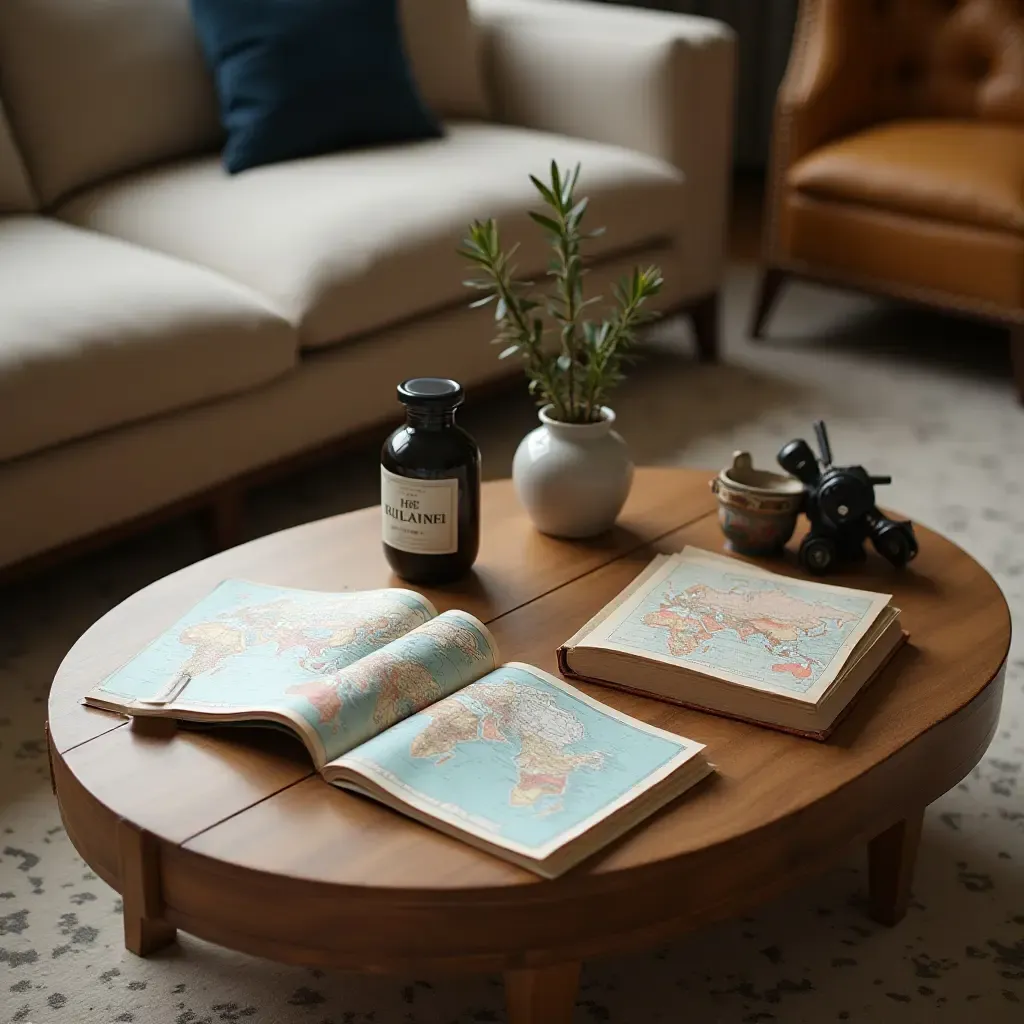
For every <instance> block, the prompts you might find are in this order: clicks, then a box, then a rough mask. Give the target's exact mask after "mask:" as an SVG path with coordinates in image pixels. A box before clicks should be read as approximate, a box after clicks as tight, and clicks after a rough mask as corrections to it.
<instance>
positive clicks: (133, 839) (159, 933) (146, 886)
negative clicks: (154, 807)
mask: <svg viewBox="0 0 1024 1024" xmlns="http://www.w3.org/2000/svg"><path fill="white" fill-rule="evenodd" d="M117 838H118V853H119V855H120V856H119V861H120V869H121V902H122V904H123V907H124V909H123V914H124V945H125V948H126V949H127V950H128V951H129V952H130V953H134V954H135V955H136V956H149V955H150V954H151V953H155V952H156V951H157V950H159V949H163V948H164V946H169V945H170V944H171V943H172V942H173V941H174V939H175V937H176V935H177V931H176V930H175V929H174V927H173V926H172V925H169V924H168V923H167V922H166V921H164V920H162V919H161V911H162V910H163V899H162V897H161V894H160V852H159V849H160V848H159V845H158V843H157V841H156V839H155V838H154V837H153V836H152V835H150V834H149V833H148V832H143V831H142V830H141V829H138V828H136V827H135V826H134V825H133V824H131V823H130V822H128V821H124V820H122V821H121V822H120V823H119V824H118V836H117Z"/></svg>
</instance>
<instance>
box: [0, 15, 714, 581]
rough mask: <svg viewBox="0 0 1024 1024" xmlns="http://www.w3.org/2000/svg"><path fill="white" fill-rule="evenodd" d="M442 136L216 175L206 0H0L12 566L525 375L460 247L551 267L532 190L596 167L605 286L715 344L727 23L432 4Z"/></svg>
mask: <svg viewBox="0 0 1024 1024" xmlns="http://www.w3.org/2000/svg"><path fill="white" fill-rule="evenodd" d="M403 17H404V19H405V21H404V27H405V33H406V40H407V47H408V49H409V53H410V59H411V61H412V64H413V68H414V72H415V74H416V77H417V79H418V82H419V85H420V88H421V90H422V92H423V93H424V95H425V97H426V98H427V100H428V102H429V103H430V104H431V105H432V106H433V107H434V109H435V110H436V111H437V112H438V113H439V115H440V116H441V117H443V118H444V119H445V121H446V124H447V134H446V136H445V137H444V138H443V139H440V140H437V141H429V142H425V143H417V144H412V145H399V146H393V147H388V148H382V149H375V150H364V151H359V152H346V153H339V154H336V155H332V156H327V157H322V158H318V159H312V160H304V161H299V162H295V163H289V164H283V165H278V166H273V167H265V168H260V169H258V170H254V171H250V172H247V173H245V174H242V175H239V176H237V177H229V176H227V175H226V174H225V173H224V172H223V171H222V170H221V167H220V165H219V162H218V156H217V150H218V147H219V142H220V129H219V126H218V117H217V105H216V100H215V95H214V92H213V88H212V84H211V80H210V77H209V75H208V74H207V71H206V69H205V67H204V65H203V63H202V60H201V58H200V55H199V51H198V49H197V45H196V41H195V38H194V35H193V32H192V26H191V22H190V20H189V15H188V3H187V0H119V2H117V3H109V2H108V0H2V2H0V102H2V108H0V567H6V569H7V570H8V571H10V570H11V569H12V567H16V566H17V567H24V566H25V565H27V564H30V563H31V562H33V561H35V560H37V557H38V556H39V555H40V554H41V553H45V552H52V551H53V550H54V549H61V548H64V547H66V546H68V545H72V546H73V545H75V544H76V543H77V542H81V541H82V540H83V539H84V538H94V537H96V536H97V535H101V536H102V535H104V534H105V533H106V532H108V531H110V530H112V529H115V528H120V527H122V526H124V525H125V524H128V523H132V522H134V521H138V520H140V519H144V518H147V517H149V516H151V514H153V513H155V512H158V511H159V510H162V509H167V508H169V507H181V506H182V505H183V504H187V503H189V502H198V501H211V502H212V501H220V502H221V506H220V507H221V509H222V511H224V510H226V509H229V508H230V504H229V501H230V498H231V496H232V495H234V494H235V493H237V491H238V490H239V489H240V488H241V487H242V486H243V485H244V484H245V483H246V482H247V481H248V480H250V479H252V478H253V475H254V474H256V473H257V472H258V471H260V470H261V469H263V468H265V467H267V466H269V465H272V464H280V463H282V462H286V461H288V460H291V459H293V458H294V457H295V456H297V455H299V454H301V453H303V452H306V451H308V450H310V449H315V448H317V447H319V446H322V445H324V444H325V443H327V442H328V441H330V440H331V439H334V438H338V437H341V436H345V435H348V434H352V433H354V432H357V431H360V430H363V429H365V428H368V427H370V426H372V425H374V424H377V423H381V422H382V421H384V420H386V419H388V418H389V417H392V416H393V415H394V414H395V411H396V406H395V404H394V385H395V383H396V382H397V381H398V380H400V379H401V378H403V377H406V376H411V375H416V374H442V375H450V376H454V377H456V378H458V379H459V380H461V381H463V382H464V383H465V384H466V385H469V386H470V390H471V392H472V387H473V385H480V384H482V383H483V382H486V381H488V380H489V379H492V378H495V377H496V376H497V375H499V374H501V373H507V372H508V370H509V367H508V366H507V364H499V363H498V362H497V361H496V359H495V356H494V349H493V348H491V347H490V346H489V345H488V344H487V340H488V331H489V327H488V323H487V314H486V313H485V312H484V311H476V312H471V311H469V310H468V309H467V308H466V298H467V297H466V295H465V294H464V289H463V287H462V284H461V281H462V279H463V277H464V276H465V275H464V272H463V270H464V268H463V266H462V260H461V259H460V258H459V257H458V256H457V254H456V253H455V247H456V243H457V242H458V241H459V239H460V237H461V236H462V234H463V231H464V228H465V225H466V224H467V223H468V222H469V221H470V220H471V219H473V218H475V217H482V216H489V215H493V216H497V217H499V218H500V220H501V223H502V226H503V229H504V232H505V236H506V238H507V240H508V241H509V242H514V241H522V243H523V247H522V250H521V253H520V259H519V263H520V266H521V268H522V269H523V270H524V271H535V270H538V269H541V268H543V267H544V266H545V262H546V257H545V254H544V251H543V248H542V241H541V240H540V239H539V238H538V237H537V235H536V233H535V232H534V231H532V230H530V225H529V222H528V220H527V217H526V211H527V209H528V208H530V207H532V206H535V203H534V196H533V194H532V189H531V186H530V185H529V183H528V180H527V175H528V173H530V172H538V171H540V172H543V171H544V169H545V168H546V167H547V165H548V163H549V162H550V160H551V159H552V158H554V159H556V160H558V161H560V162H561V163H562V164H573V163H576V162H577V161H579V162H581V163H582V165H583V174H582V178H581V184H582V187H583V191H584V192H585V193H586V194H588V195H590V196H591V197H592V211H593V212H592V214H590V216H591V218H592V220H593V223H595V224H599V223H600V224H606V225H607V227H608V233H607V235H605V236H604V237H603V238H602V239H601V240H600V242H599V244H598V245H597V248H596V250H595V260H594V264H593V279H594V280H595V283H597V284H601V283H604V282H610V281H611V280H612V279H614V278H617V277H618V276H619V275H621V274H622V273H623V272H624V271H625V270H626V269H627V268H628V267H629V266H631V265H632V264H633V263H635V262H642V261H657V262H658V263H660V264H661V265H662V267H663V268H664V271H665V278H666V282H667V283H666V288H665V292H664V294H663V296H661V299H660V301H661V304H662V306H663V307H664V308H666V309H687V310H689V311H690V312H692V313H694V315H695V316H696V318H697V321H698V324H699V325H701V326H702V328H703V339H704V345H705V354H707V355H710V354H711V348H712V347H713V331H712V327H713V324H712V322H711V319H710V315H711V314H712V313H713V310H714V305H713V298H714V296H715V294H716V292H717V289H718V287H719V282H720V279H721V275H722V264H723V235H724V225H725V219H726V207H727V198H728V179H729V166H730V142H731V125H732V102H733V58H734V44H733V39H732V36H731V34H730V32H729V30H728V29H726V28H725V27H724V26H722V25H720V24H718V23H716V22H712V21H708V20H704V19H700V18H691V17H684V16H677V15H669V14H663V13H658V12H649V11H638V10H629V9H625V8H618V7H606V6H603V5H598V4H592V3H582V2H572V0H471V2H470V5H469V9H468V10H467V7H466V3H465V0H404V3H403Z"/></svg>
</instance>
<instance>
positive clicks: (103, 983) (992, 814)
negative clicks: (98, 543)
mask: <svg viewBox="0 0 1024 1024" xmlns="http://www.w3.org/2000/svg"><path fill="white" fill-rule="evenodd" d="M752 288H753V272H752V269H751V268H749V267H743V266H739V267H736V268H734V270H733V272H732V273H731V275H730V279H729V282H728V287H727V295H726V304H725V319H726V324H725V346H724V361H723V362H722V364H721V365H718V366H711V367H703V366H698V365H696V364H695V363H694V362H693V361H692V360H691V359H690V358H689V355H688V353H689V343H688V340H687V338H686V337H685V335H684V330H683V328H682V327H680V326H679V325H677V324H675V325H674V324H666V325H664V326H663V327H662V328H661V329H660V335H659V337H658V338H657V339H655V342H654V345H653V349H652V351H651V353H650V354H649V356H648V357H647V358H646V359H645V361H644V363H643V364H642V365H641V366H639V367H638V368H637V371H636V373H635V374H634V376H633V377H632V379H631V380H630V382H629V383H628V384H627V385H626V386H625V387H624V388H623V390H622V392H621V395H620V396H619V397H618V398H617V400H616V408H617V411H618V414H619V424H620V427H621V432H622V433H623V435H624V436H625V437H626V438H627V440H628V441H629V442H630V444H631V446H632V449H633V452H634V456H635V458H636V461H637V462H638V463H641V464H642V463H661V464H678V465H688V466H707V467H716V468H717V467H719V466H721V465H723V464H724V463H725V462H726V461H727V460H728V459H729V456H730V454H731V452H732V451H733V450H734V449H737V448H746V449H749V450H750V451H752V452H753V453H754V454H755V457H756V461H757V463H758V464H759V465H765V466H768V465H771V464H772V462H773V460H774V456H775V453H776V451H777V450H778V448H779V447H780V446H781V444H782V443H783V442H785V441H788V440H790V439H791V438H793V437H797V436H807V435H809V433H810V427H811V422H812V421H813V420H814V419H815V418H818V417H824V418H825V419H827V421H828V423H829V426H830V429H831V432H832V441H833V447H834V449H835V451H836V455H837V458H838V459H839V460H840V461H848V462H863V463H865V464H866V465H867V466H868V468H869V469H871V470H873V471H875V472H885V473H888V472H891V473H892V474H893V475H894V477H895V482H894V483H893V485H892V486H891V487H889V488H886V489H885V493H884V496H883V500H884V502H885V503H886V504H889V505H891V506H894V507H897V508H900V509H902V510H903V511H904V512H906V513H907V514H909V515H910V516H911V517H912V518H914V519H915V520H918V521H920V522H923V523H926V524H928V525H929V526H932V527H935V528H937V529H939V530H941V531H943V532H945V533H946V534H948V535H949V536H950V537H951V538H952V539H954V540H955V541H956V542H957V543H959V544H961V545H962V546H963V547H964V548H966V549H967V550H968V551H969V552H970V553H971V554H972V555H974V556H975V557H976V558H978V559H979V560H980V561H981V562H982V564H984V565H985V566H986V567H987V568H988V569H989V570H990V571H991V572H992V573H993V574H994V575H995V577H996V579H997V580H998V581H999V583H1000V585H1001V586H1002V587H1003V589H1004V591H1005V593H1006V595H1007V597H1008V599H1009V601H1010V603H1011V606H1012V607H1013V611H1014V615H1015V617H1016V621H1017V622H1019V621H1020V620H1021V616H1022V615H1024V410H1022V409H1021V408H1020V407H1019V406H1018V405H1017V403H1016V401H1015V399H1014V395H1013V391H1012V387H1011V385H1010V383H1009V369H1008V358H1007V355H1006V347H1005V342H1004V340H1003V337H1002V336H1001V335H1000V334H999V333H998V332H995V331H989V330H988V329H986V328H981V327H978V326H977V325H973V324H969V323H960V322H957V321H952V320H948V319H944V318H940V317H937V316H933V315H930V314H925V313H920V312H908V311H905V310H900V309H894V308H892V307H887V306H883V305H880V304H876V303H873V302H871V301H869V300H865V299H861V298H851V297H849V296H845V295H841V294H837V293H835V292H830V291H825V290H821V289H815V288H811V287H803V286H800V287H794V288H793V290H792V291H791V292H790V293H788V294H787V296H786V298H785V299H784V300H783V302H782V305H781V307H780V309H779V312H778V314H777V316H776V318H775V320H774V322H773V325H772V339H771V340H770V341H769V342H767V343H765V344H761V345H755V344H752V343H751V342H750V341H749V340H747V338H746V333H745V327H744V325H745V323H746V318H747V314H748V310H749V308H750V301H751V293H752ZM532 422H533V413H532V410H531V409H530V406H529V403H528V402H527V400H526V399H525V398H524V397H522V396H512V397H509V398H508V399H507V400H503V401H500V402H495V403H493V404H491V405H490V406H488V407H487V408H486V409H477V410H475V411H471V412H469V413H467V415H466V416H465V417H464V423H465V425H466V426H467V427H468V428H469V429H470V430H471V431H472V432H473V433H474V434H475V435H476V436H477V437H478V439H479V440H480V443H481V447H482V449H483V452H484V462H485V470H486V475H487V476H488V477H491V478H493V477H500V476H504V475H506V474H507V473H508V470H509V466H510V464H511V456H512V452H513V451H514V449H515V445H516V443H517V442H518V440H519V438H520V437H521V436H522V435H523V434H524V433H525V432H526V431H527V430H528V429H529V428H530V426H531V423H532ZM377 479H378V478H377V463H376V453H375V451H373V450H367V451H365V452H362V453H359V454H356V455H353V456H351V457H347V458H346V459H345V460H344V461H340V462H335V463H334V464H332V465H329V466H324V467H321V468H319V469H317V470H316V471H314V472H310V473H308V474H306V475H304V476H301V477H298V478H295V479H292V480H290V481H288V482H286V483H282V484H279V485H277V486H275V487H273V488H271V489H268V490H267V491H265V492H261V493H260V494H258V495H256V496H255V499H254V502H253V509H252V514H251V516H250V527H251V529H252V531H253V533H254V534H256V533H262V532H266V531H269V530H274V529H279V528H281V527H284V526H288V525H292V524H294V523H297V522H302V521H304V520H308V519H313V518H318V517H320V516H324V515H329V514H332V513H334V512H339V511H345V510H348V509H350V508H356V507H359V506H361V505H365V504H370V503H373V502H374V501H375V500H376V488H377ZM202 555H203V548H202V538H201V534H200V532H199V529H198V527H197V526H196V525H195V524H193V523H190V522H180V523H176V524H174V525H172V526H169V527H167V528H164V529H161V530H159V531H156V532H153V533H150V534H147V535H146V536H144V537H141V538H139V539H137V540H133V541H130V542H126V543H124V544H122V545H120V546H119V547H117V548H113V549H109V550H107V551H105V552H102V553H100V554H98V555H96V556H92V557H89V558H87V559H84V560H81V561H78V562H76V563H74V564H71V565H68V566H66V567H64V568H61V569H58V570H56V571H55V572H53V573H51V574H50V575H48V576H46V577H44V578H41V579H37V580H35V581H32V582H31V583H27V584H25V585H23V586H21V587H19V588H18V589H17V590H15V591H7V592H6V593H3V594H0V615H2V619H0V695H2V696H0V1024H6V1022H20V1024H61V1022H72V1021H74V1022H76V1024H108V1022H115V1021H120V1022H126V1024H131V1022H134V1024H218V1022H222V1021H227V1022H230V1021H246V1022H251V1024H369V1022H373V1024H413V1022H415V1024H471V1022H482V1021H495V1022H500V1021H503V1020H504V1019H505V1016H504V1010H503V1004H502V990H501V985H500V979H498V978H495V977H467V978H438V977H423V978H412V977H410V978H366V977H359V976H353V975H347V974H342V973H331V972H328V973H324V972H322V971H311V970H303V969H298V968H288V967H280V966H278V965H275V964H270V963H267V962H264V961H260V960H255V959H252V958H248V957H244V956H240V955H237V954H234V953H229V952H226V951H224V950H221V949H218V948H216V947H213V946H210V945H207V944H205V943H203V942H200V941H198V940H194V939H191V938H189V937H187V936H183V937H182V938H181V941H180V943H179V944H178V945H176V946H175V947H173V948H171V949H169V950H167V951H165V952H163V953H161V954H159V955H157V956H155V957H153V958H151V959H150V960H147V961H143V960H140V959H136V958H135V957H133V956H131V955H130V954H128V953H126V952H125V951H124V949H123V948H122V934H121V919H120V914H119V909H120V908H119V901H118V897H117V894H116V893H114V892H113V891H111V890H110V889H109V888H108V887H107V886H106V885H104V884H103V883H102V882H101V881H99V880H98V879H97V878H96V876H95V875H93V874H92V873H91V872H90V871H89V870H88V868H87V866H86V865H85V864H84V863H83V862H82V861H81V860H80V859H79V858H78V857H77V855H76V854H75V851H74V849H73V848H72V846H71V844H70V842H69V841H68V839H67V837H66V835H65V834H64V831H63V829H62V828H61V824H60V819H59V816H58V813H57V809H56V806H55V804H54V800H53V797H52V796H51V794H50V788H49V783H48V781H47V768H46V753H45V748H44V743H43V718H44V711H45V700H46V694H47V689H48V686H49V683H50V680H51V679H52V677H53V674H54V672H55V670H56V668H57V665H58V664H59V662H60V659H61V658H62V656H63V655H64V653H65V652H66V651H67V649H68V648H69V647H70V646H71V644H72V643H73V642H74V641H75V639H76V638H77V637H78V636H79V634H80V633H81V632H83V631H84V630H85V629H86V628H87V627H88V626H89V625H90V624H91V623H92V622H93V621H94V620H95V619H96V618H98V617H99V616H100V615H101V614H103V613H104V612H105V611H106V610H107V609H109V608H110V607H112V606H113V605H114V604H116V603H117V602H118V601H120V600H122V599H124V598H125V597H127V596H128V595H129V594H130V593H132V592H133V591H134V590H136V589H138V588H140V587H142V586H144V585H145V584H147V583H148V582H150V581H151V580H153V579H156V578H158V577H160V576H162V575H164V574H166V573H168V572H171V571H173V570H175V569H177V568H179V567H181V566H182V565H185V564H188V563H189V562H190V561H193V560H195V559H197V558H200V557H202ZM1022 763H1024V645H1022V644H1021V643H1020V641H1019V640H1018V641H1017V642H1015V644H1014V648H1013V651H1012V653H1011V664H1010V666H1009V673H1008V679H1007V685H1006V695H1005V701H1004V709H1003V716H1002V720H1001V724H1000V728H999V730H998V734H997V736H996V738H995V740H994V741H993V743H992V746H991V748H990V750H989V751H988V754H987V755H986V757H985V759H984V760H983V761H982V763H981V764H980V765H979V766H978V768H977V769H976V770H975V771H974V772H972V773H971V775H970V776H968V777H967V778H966V779H965V780H964V781H963V782H962V783H961V784H960V785H959V786H958V787H957V788H956V789H954V790H953V791H952V792H950V793H949V794H947V795H946V796H945V797H943V798H942V799H941V800H939V801H937V802H936V803H935V804H934V805H933V806H932V807H931V808H929V811H928V813H927V816H926V819H925V826H924V835H923V839H922V844H921V852H920V858H919V864H918V870H917V876H916V883H915V886H914V900H913V903H912V906H911V909H910V911H909V913H908V915H907V918H906V920H905V921H904V922H903V923H902V924H900V925H899V926H898V927H896V928H894V929H885V928H882V927H879V926H877V925H875V924H873V923H872V922H871V921H870V920H869V919H868V918H867V917H866V916H865V914H864V912H863V893H864V884H865V871H864V862H863V853H862V851H851V853H850V856H849V858H848V859H847V860H845V861H844V862H843V863H841V864H839V865H837V866H836V867H835V868H834V869H833V870H832V871H830V872H828V873H827V874H825V875H823V876H822V877H821V878H819V879H817V880H816V881H815V882H813V883H812V884H810V885H808V886H807V887H806V888H803V889H801V890H799V891H796V892H793V893H790V894H789V895H787V896H785V897H784V898H782V899H779V900H778V901H776V902H774V903H772V904H770V905H768V906H765V907H763V908H762V909H761V910H759V911H758V912H757V913H756V914H754V915H753V916H750V917H746V918H743V919H742V920H738V921H733V922H730V923H725V924H722V925H719V926H717V927H714V928H709V929H707V930H705V931H703V932H701V933H700V934H697V935H693V936H690V937H687V938H683V939H681V940H679V941H678V942H675V943H673V944H671V945H668V946H665V947H663V948H659V949H655V950H650V951H647V952H640V953H636V954H634V955H630V956H620V957H616V958H611V959H608V960H604V961H599V962H595V963H592V964H589V965H587V967H586V969H585V972H584V979H583V985H582V989H581V992H580V996H579V1002H578V1005H577V1008H576V1017H575V1020H576V1022H577V1024H584V1022H588V1021H612V1022H616V1024H618V1022H622V1024H669V1022H677V1021H680V1020H690V1021H696V1022H700V1024H714V1022H721V1024H746V1022H750V1024H753V1022H783V1024H801V1022H807V1024H823V1022H828V1021H851V1022H870V1024H931V1022H940V1024H941V1022H947V1021H948V1022H966V1021H975V1020H979V1021H985V1022H986V1024H1011V1022H1016V1024H1020V1022H1021V1021H1022V1020H1024V794H1022V792H1021V790H1022V787H1024V775H1022V770H1021V769H1022Z"/></svg>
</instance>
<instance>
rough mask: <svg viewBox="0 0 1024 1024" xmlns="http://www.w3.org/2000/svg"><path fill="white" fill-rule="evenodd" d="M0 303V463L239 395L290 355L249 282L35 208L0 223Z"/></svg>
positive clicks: (275, 320)
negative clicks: (33, 213) (76, 225)
mask: <svg viewBox="0 0 1024 1024" xmlns="http://www.w3.org/2000/svg"><path fill="white" fill-rule="evenodd" d="M0 309H2V310H3V315H2V316H0V461H2V460H5V459H11V458H15V457H17V456H21V455H26V454H28V453H30V452H35V451H39V450H40V449H43V448H47V447H50V446H52V445H56V444H59V443H61V442H65V441H70V440H72V439H76V438H80V437H83V436H85V435H88V434H93V433H96V432H97V431H101V430H104V429H107V428H110V427H115V426H120V425H122V424H125V423H131V422H133V421H136V420H141V419H145V418H148V417H151V416H156V415H158V414H160V413H164V412H168V411H170V410H174V409H180V408H183V407H187V406H193V405H197V404H199V403H202V402H205V401H209V400H210V399H215V398H220V397H223V396H225V395H231V394H236V393H238V392H242V391H246V390H248V389H250V388H253V387H255V386H257V385H259V384H262V383H264V382H265V381H269V380H272V379H273V378H275V377H278V376H281V375H282V374H284V373H286V372H288V371H289V370H290V369H291V368H292V367H294V366H295V363H296V359H297V346H296V340H295V333H294V331H293V329H292V328H291V327H290V326H289V325H288V324H287V323H286V322H285V321H283V320H282V319H281V318H279V317H277V316H275V315H274V314H273V313H272V312H271V311H270V310H269V309H268V308H267V306H266V304H265V303H263V302H262V301H261V300H260V299H259V298H258V297H256V296H255V295H253V294H252V293H250V292H247V291H246V290H245V289H244V288H241V287H239V286H238V285H236V284H233V283H232V282H230V281H225V280H223V279H220V278H218V277H217V275H216V274H211V273H210V272H209V271H208V270H203V269H202V268H201V267H190V266H188V265H186V264H184V263H180V262H179V261H178V260H174V259H170V258H168V257H167V256H162V255H160V254H158V253H148V252H145V251H143V250H141V249H138V248H136V247H135V246H133V245H127V244H126V243H124V242H119V241H115V240H114V239H110V238H105V237H104V236H103V235H96V234H92V233H91V232H87V231H81V230H79V229H78V228H73V227H69V226H68V225H66V224H61V223H58V222H57V221H53V220H49V219H47V218H43V217H31V216H30V217H7V218H0ZM97 486H99V483H98V482H97ZM55 493H56V491H55Z"/></svg>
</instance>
